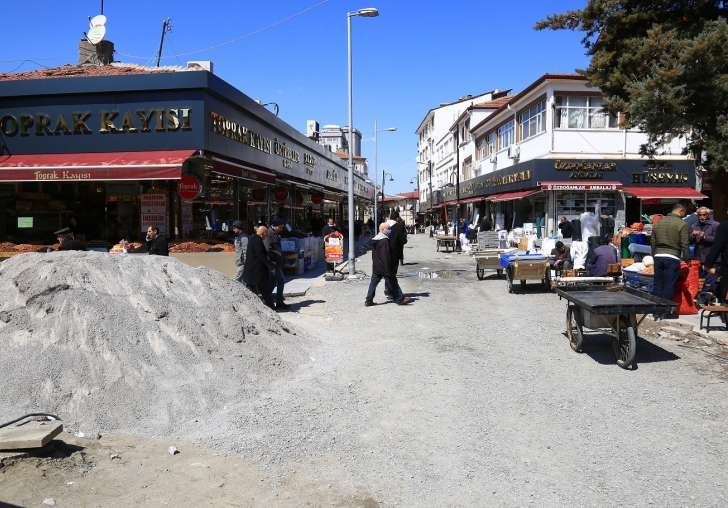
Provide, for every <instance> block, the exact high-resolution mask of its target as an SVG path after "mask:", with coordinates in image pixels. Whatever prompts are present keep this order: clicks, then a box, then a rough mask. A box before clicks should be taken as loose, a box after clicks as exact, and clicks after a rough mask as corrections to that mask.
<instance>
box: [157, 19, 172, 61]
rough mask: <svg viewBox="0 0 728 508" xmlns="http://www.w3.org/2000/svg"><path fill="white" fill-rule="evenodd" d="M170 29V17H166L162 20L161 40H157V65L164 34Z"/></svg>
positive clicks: (160, 57)
mask: <svg viewBox="0 0 728 508" xmlns="http://www.w3.org/2000/svg"><path fill="white" fill-rule="evenodd" d="M171 31H172V18H167V19H165V20H164V21H163V22H162V40H161V41H159V53H157V67H159V61H160V60H161V59H162V46H164V34H166V33H167V32H171Z"/></svg>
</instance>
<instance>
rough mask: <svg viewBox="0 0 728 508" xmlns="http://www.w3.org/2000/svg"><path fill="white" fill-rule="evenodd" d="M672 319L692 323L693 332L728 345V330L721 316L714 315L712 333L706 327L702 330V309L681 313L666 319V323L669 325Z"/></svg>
mask: <svg viewBox="0 0 728 508" xmlns="http://www.w3.org/2000/svg"><path fill="white" fill-rule="evenodd" d="M670 321H674V322H676V323H680V324H684V325H690V326H692V327H693V332H694V333H697V334H698V335H700V336H702V337H705V338H708V339H712V340H714V341H715V342H718V343H719V344H723V345H728V330H727V329H726V325H725V323H723V322H722V321H721V320H720V317H714V318H711V320H710V333H708V332H707V331H706V330H705V328H703V329H702V330H700V311H698V314H687V315H681V316H680V317H679V318H677V319H676V320H669V321H664V323H665V324H666V325H669V322H670ZM706 321H707V319H703V326H705V324H706Z"/></svg>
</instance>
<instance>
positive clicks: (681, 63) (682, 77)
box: [534, 0, 728, 218]
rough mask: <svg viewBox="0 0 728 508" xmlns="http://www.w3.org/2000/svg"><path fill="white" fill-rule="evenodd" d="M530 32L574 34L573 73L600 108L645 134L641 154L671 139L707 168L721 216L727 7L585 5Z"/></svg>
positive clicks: (727, 105) (612, 0) (624, 0)
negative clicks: (578, 59) (576, 58)
mask: <svg viewBox="0 0 728 508" xmlns="http://www.w3.org/2000/svg"><path fill="white" fill-rule="evenodd" d="M534 28H535V29H536V30H544V29H547V28H548V29H552V30H580V31H583V32H585V35H584V38H583V39H582V41H581V42H582V44H583V45H584V47H585V48H586V50H587V51H586V53H587V55H589V56H590V57H591V60H590V63H589V67H588V68H587V69H584V70H579V72H581V73H583V74H584V75H586V76H587V79H588V83H589V84H590V85H592V86H597V87H599V88H601V90H602V92H603V93H604V96H605V109H607V110H608V111H609V112H610V113H614V114H616V113H619V112H623V113H624V115H625V116H624V122H623V126H625V127H632V126H636V127H637V128H639V129H640V130H643V131H644V132H646V133H647V135H648V142H647V143H646V144H645V145H643V146H642V149H641V152H642V154H643V155H647V156H651V155H652V156H653V155H655V154H658V153H660V147H661V146H662V145H663V144H664V143H665V142H666V141H669V140H671V139H674V138H675V137H683V138H685V139H686V142H687V146H686V150H685V154H690V155H693V156H694V157H695V159H696V163H697V164H698V166H702V167H703V168H704V169H705V170H707V171H708V175H709V176H708V178H709V181H710V182H711V184H712V192H713V207H714V209H715V213H716V216H717V217H718V218H725V216H726V214H725V212H726V198H725V196H726V184H728V173H726V169H727V168H728V2H723V1H717V0H589V1H588V3H587V5H586V7H584V9H577V10H571V11H567V12H566V13H563V14H554V15H552V16H548V17H547V18H546V19H545V20H543V21H540V22H539V23H537V24H536V25H535V27H534Z"/></svg>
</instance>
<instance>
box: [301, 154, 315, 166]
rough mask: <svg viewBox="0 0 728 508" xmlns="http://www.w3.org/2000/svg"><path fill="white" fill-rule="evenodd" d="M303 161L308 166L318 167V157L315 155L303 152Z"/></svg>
mask: <svg viewBox="0 0 728 508" xmlns="http://www.w3.org/2000/svg"><path fill="white" fill-rule="evenodd" d="M303 163H304V164H305V165H306V166H311V167H312V168H313V167H316V157H314V156H313V155H309V154H307V153H304V154H303Z"/></svg>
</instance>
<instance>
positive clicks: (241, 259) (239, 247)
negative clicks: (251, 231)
mask: <svg viewBox="0 0 728 508" xmlns="http://www.w3.org/2000/svg"><path fill="white" fill-rule="evenodd" d="M233 233H235V240H233V242H234V245H235V266H237V267H238V270H237V272H235V277H234V279H235V280H236V281H238V282H243V270H244V269H245V252H246V251H247V250H248V235H246V234H245V232H244V231H243V223H242V222H240V221H239V220H236V221H235V222H233ZM243 284H244V282H243Z"/></svg>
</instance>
